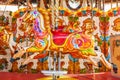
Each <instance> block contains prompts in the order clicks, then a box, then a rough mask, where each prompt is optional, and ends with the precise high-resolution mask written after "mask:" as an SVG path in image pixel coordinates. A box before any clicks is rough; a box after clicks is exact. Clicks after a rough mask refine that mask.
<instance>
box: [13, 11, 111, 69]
mask: <svg viewBox="0 0 120 80" xmlns="http://www.w3.org/2000/svg"><path fill="white" fill-rule="evenodd" d="M31 13H32V14H31V17H34V20H33V34H34V45H30V46H28V47H26V49H20V50H19V51H18V53H16V54H14V56H13V59H17V58H19V57H21V56H22V55H23V54H24V53H29V52H32V53H33V54H32V55H30V56H29V57H28V58H27V59H26V60H25V61H24V62H23V63H22V65H21V66H22V67H24V66H25V65H26V64H28V62H29V60H31V59H34V58H35V57H36V56H37V55H42V56H40V57H39V58H43V57H45V56H48V55H47V53H46V54H44V55H43V54H42V53H43V52H44V51H53V52H54V51H55V52H62V53H63V54H71V55H72V57H74V58H86V59H88V60H90V61H91V63H92V64H94V65H95V66H98V64H97V62H96V61H95V60H94V58H96V59H99V60H100V61H101V62H103V64H104V65H105V66H106V67H107V68H108V69H112V64H111V63H109V62H108V61H107V60H106V59H105V57H104V55H103V53H101V52H97V51H95V50H94V40H93V37H91V36H88V35H87V34H84V33H83V32H73V33H67V32H60V31H56V30H55V31H52V30H51V28H50V25H49V26H48V25H47V26H45V24H48V23H49V15H48V13H46V12H45V11H43V13H44V16H43V13H42V11H41V12H40V11H39V12H38V11H37V10H34V9H32V11H31ZM44 17H47V18H44ZM44 19H46V20H45V21H44Z"/></svg>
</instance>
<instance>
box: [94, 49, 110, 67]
mask: <svg viewBox="0 0 120 80" xmlns="http://www.w3.org/2000/svg"><path fill="white" fill-rule="evenodd" d="M95 53H96V54H97V56H96V58H97V59H100V61H101V62H102V63H103V64H104V65H105V66H106V68H108V69H112V64H111V63H109V62H108V61H107V60H106V59H105V56H104V54H103V53H101V52H97V51H95Z"/></svg>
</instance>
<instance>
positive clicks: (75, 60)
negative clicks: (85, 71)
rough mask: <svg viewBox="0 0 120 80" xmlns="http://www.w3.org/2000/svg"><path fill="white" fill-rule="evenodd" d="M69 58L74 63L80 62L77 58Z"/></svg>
mask: <svg viewBox="0 0 120 80" xmlns="http://www.w3.org/2000/svg"><path fill="white" fill-rule="evenodd" d="M68 58H69V59H70V60H71V61H73V62H78V59H77V58H73V57H72V56H71V55H69V56H68Z"/></svg>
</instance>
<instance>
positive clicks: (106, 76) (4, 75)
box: [0, 72, 120, 80]
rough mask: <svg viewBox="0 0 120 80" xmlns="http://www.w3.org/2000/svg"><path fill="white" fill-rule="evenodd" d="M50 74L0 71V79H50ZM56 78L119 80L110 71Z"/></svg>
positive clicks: (63, 79) (69, 79) (65, 79)
mask: <svg viewBox="0 0 120 80" xmlns="http://www.w3.org/2000/svg"><path fill="white" fill-rule="evenodd" d="M50 78H52V77H50V76H45V75H43V74H40V73H37V74H31V73H27V74H26V73H10V72H0V80H51V79H50ZM58 80H120V79H119V78H116V77H113V76H112V75H111V73H110V72H102V73H95V74H93V73H92V74H68V75H64V76H61V77H60V78H59V79H58Z"/></svg>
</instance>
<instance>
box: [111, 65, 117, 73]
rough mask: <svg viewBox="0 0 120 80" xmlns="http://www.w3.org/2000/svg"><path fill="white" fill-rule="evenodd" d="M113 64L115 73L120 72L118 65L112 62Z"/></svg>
mask: <svg viewBox="0 0 120 80" xmlns="http://www.w3.org/2000/svg"><path fill="white" fill-rule="evenodd" d="M112 66H113V71H114V73H117V72H118V68H117V65H116V64H114V63H112Z"/></svg>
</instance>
